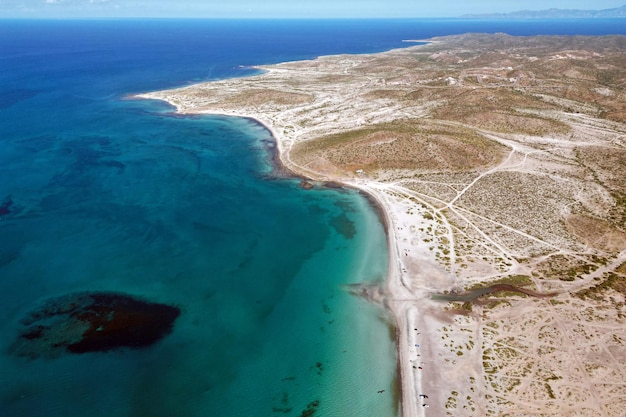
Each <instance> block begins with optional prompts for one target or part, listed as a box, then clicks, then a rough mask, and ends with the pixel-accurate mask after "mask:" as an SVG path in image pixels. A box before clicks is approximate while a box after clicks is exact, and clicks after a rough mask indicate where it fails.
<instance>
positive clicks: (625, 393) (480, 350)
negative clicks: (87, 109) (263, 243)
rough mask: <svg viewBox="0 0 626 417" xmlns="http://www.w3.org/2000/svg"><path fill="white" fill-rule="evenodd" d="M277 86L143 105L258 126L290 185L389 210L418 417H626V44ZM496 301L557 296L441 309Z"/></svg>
mask: <svg viewBox="0 0 626 417" xmlns="http://www.w3.org/2000/svg"><path fill="white" fill-rule="evenodd" d="M263 69H265V70H267V72H266V73H264V74H262V75H259V76H254V77H249V78H243V79H232V80H224V81H219V82H212V83H206V84H200V85H196V86H191V87H187V88H182V89H178V90H170V91H164V92H159V93H151V94H146V95H144V97H149V98H159V99H164V100H167V101H169V102H170V103H172V104H174V105H176V106H177V109H178V111H180V112H204V113H226V114H234V115H241V116H252V117H255V118H257V119H258V120H260V121H261V122H263V123H264V124H265V125H267V126H268V127H269V128H270V129H272V131H273V133H274V135H275V136H276V138H277V142H278V146H279V149H280V151H281V159H282V161H283V162H284V163H285V165H286V166H288V167H289V168H291V169H293V170H294V171H297V172H299V173H301V174H304V175H307V176H309V177H311V178H314V179H320V180H339V181H342V182H344V183H347V184H350V185H353V186H355V187H360V188H362V189H364V190H366V191H368V192H370V193H372V194H373V195H374V196H375V197H376V198H377V199H378V200H379V201H380V202H381V204H382V205H383V207H384V208H385V210H386V215H387V220H388V223H389V235H390V252H391V254H390V256H391V260H392V262H391V266H390V268H391V269H390V277H389V281H388V288H387V293H388V295H387V305H388V306H389V307H390V308H391V309H392V310H393V312H394V313H395V316H396V319H397V325H398V330H399V331H398V347H399V349H398V353H399V358H398V360H399V362H400V370H401V378H402V386H403V414H404V415H405V416H416V415H433V416H441V415H450V416H616V417H620V416H624V415H625V414H624V413H625V411H624V410H626V173H625V168H626V37H622V36H607V37H544V36H540V37H512V36H508V35H480V34H474V35H461V36H450V37H445V38H438V39H433V40H431V43H429V44H427V45H420V46H414V47H410V48H406V49H400V50H394V51H389V52H386V53H381V54H375V55H356V56H354V55H345V56H333V57H322V58H318V59H316V60H313V61H302V62H291V63H285V64H280V65H274V66H272V67H265V68H263ZM491 282H500V283H508V284H510V283H513V284H516V285H524V286H526V287H527V288H529V289H531V290H534V291H537V292H539V293H551V292H557V293H558V295H556V296H553V297H545V298H533V297H529V296H526V295H524V294H519V293H510V294H509V293H496V294H490V295H488V296H483V297H481V298H479V299H477V300H475V301H473V302H469V301H465V302H463V301H459V302H445V301H436V300H433V299H431V298H430V297H431V295H432V294H433V293H442V292H449V291H453V292H454V291H456V292H462V291H463V290H465V289H468V288H470V287H472V286H476V285H486V284H487V283H491ZM416 329H417V330H416ZM416 346H419V347H416ZM418 362H419V365H420V366H416V365H417V364H418ZM421 393H427V394H428V396H429V398H428V400H425V399H424V398H422V397H419V394H421ZM426 401H427V402H428V405H429V407H428V408H425V407H423V405H422V404H424V403H426Z"/></svg>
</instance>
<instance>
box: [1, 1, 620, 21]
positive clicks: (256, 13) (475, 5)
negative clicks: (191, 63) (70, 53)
mask: <svg viewBox="0 0 626 417" xmlns="http://www.w3.org/2000/svg"><path fill="white" fill-rule="evenodd" d="M624 4H626V0H595V1H589V0H524V1H520V0H498V1H496V0H0V17H33V18H35V17H36V18H41V17H50V18H59V17H67V18H75V17H206V18H219V17H246V18H247V17H250V18H254V17H256V18H261V17H288V18H293V17H456V16H460V15H462V14H465V13H488V12H511V11H515V10H522V9H524V10H543V9H548V8H560V9H608V8H613V7H619V6H622V5H624Z"/></svg>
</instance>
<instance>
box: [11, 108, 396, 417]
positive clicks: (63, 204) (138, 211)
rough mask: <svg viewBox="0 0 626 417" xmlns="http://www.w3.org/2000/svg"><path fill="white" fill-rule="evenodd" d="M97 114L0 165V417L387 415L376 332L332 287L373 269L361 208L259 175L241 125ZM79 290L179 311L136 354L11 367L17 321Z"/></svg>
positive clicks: (377, 267) (377, 253)
mask: <svg viewBox="0 0 626 417" xmlns="http://www.w3.org/2000/svg"><path fill="white" fill-rule="evenodd" d="M85 105H86V106H88V107H89V106H94V105H93V104H91V103H89V102H87V103H86V104H85ZM97 106H98V108H99V113H98V115H99V119H98V120H97V121H93V122H87V123H86V124H89V123H91V125H90V127H89V129H84V127H83V128H80V129H79V128H78V127H77V126H76V125H74V124H72V123H60V124H59V126H61V129H59V130H57V131H55V133H54V135H52V134H50V135H45V136H23V137H22V138H21V139H19V140H15V141H13V142H11V143H9V144H8V145H7V147H6V150H5V152H3V153H2V163H1V164H0V165H1V166H2V167H3V168H2V170H3V173H4V174H5V175H6V178H11V180H9V181H5V182H3V184H2V186H0V188H1V192H0V195H2V196H5V200H6V201H10V203H11V204H10V205H9V206H8V208H9V213H7V214H6V215H4V216H3V217H2V220H0V222H1V223H0V227H1V230H2V236H3V241H2V247H1V250H0V261H1V262H0V271H1V274H2V278H3V279H2V280H1V281H0V294H2V305H3V308H2V317H1V318H2V321H1V325H2V329H0V330H1V333H2V334H3V335H4V336H3V346H2V348H3V354H2V356H1V357H0V362H1V364H0V366H1V368H2V370H3V372H2V376H1V377H0V378H1V381H0V382H1V383H0V387H1V388H0V401H1V404H2V407H3V409H4V410H3V412H2V413H0V414H1V415H3V416H5V415H6V416H11V417H12V416H16V417H17V416H64V417H67V416H84V415H89V416H105V415H107V416H109V415H117V416H147V415H149V416H172V415H176V416H206V415H221V416H231V415H232V416H241V415H300V414H301V413H302V412H305V411H306V410H307V409H309V410H313V411H316V412H319V414H320V415H339V414H341V413H343V411H338V410H345V409H347V408H349V409H350V410H353V411H354V412H357V413H358V414H359V415H372V416H374V415H376V416H378V415H392V414H393V413H394V411H393V410H394V402H395V399H394V397H393V395H392V385H393V380H394V369H395V366H394V363H395V362H394V361H395V359H394V358H395V355H394V348H393V340H391V339H390V338H389V337H388V329H387V324H386V323H385V322H384V321H383V320H379V319H378V318H377V317H378V316H379V315H380V314H381V312H380V311H379V310H377V308H375V307H373V306H371V305H368V304H367V303H365V302H364V301H362V300H359V299H356V298H353V297H352V296H350V295H348V294H347V292H346V291H345V289H344V288H343V285H344V284H347V283H354V282H363V281H375V280H381V279H383V278H384V275H385V272H386V247H385V238H384V231H383V229H382V227H381V225H380V222H379V221H378V218H377V217H376V214H375V213H374V212H373V210H372V209H371V207H370V206H369V204H368V203H367V201H366V200H365V199H364V198H363V197H362V196H360V195H359V194H358V193H356V192H354V191H349V190H343V191H337V190H324V189H322V188H318V189H314V190H309V191H305V190H302V189H300V188H299V186H298V183H299V180H298V179H289V178H283V177H280V176H276V175H274V173H273V171H272V167H271V164H270V156H271V152H272V146H273V138H272V137H271V136H270V134H269V132H268V131H267V130H266V129H264V128H263V127H262V126H260V125H258V124H257V123H255V122H253V121H251V120H248V119H237V118H224V117H178V116H172V115H170V114H169V110H170V109H169V108H168V107H167V106H165V105H164V104H162V103H158V102H146V101H129V100H121V101H117V102H113V103H112V104H109V105H106V106H102V105H101V104H99V103H98V104H97ZM56 111H60V112H61V111H62V110H55V109H51V110H50V112H51V113H53V114H54V113H55V112H56ZM120 114H124V115H128V114H130V115H133V117H130V118H129V117H119V115H120ZM76 117H79V118H80V117H81V114H78V116H76ZM58 120H59V119H57V118H55V117H51V121H50V122H49V123H53V124H56V123H58ZM81 124H82V125H83V126H84V125H85V122H81ZM16 129H24V127H17V128H16ZM11 175H12V176H11ZM82 291H116V292H123V293H127V294H131V295H137V296H141V297H144V298H147V299H149V300H153V301H157V302H162V303H166V304H171V305H176V306H179V307H180V308H181V310H182V314H181V316H180V317H179V319H178V320H177V322H176V324H175V327H174V330H173V332H172V333H171V334H170V335H168V336H167V337H165V338H164V339H163V340H161V341H160V342H158V343H157V344H155V345H153V346H151V347H148V348H143V349H137V350H132V349H121V350H114V351H110V352H106V353H88V354H81V355H71V354H68V355H61V356H57V357H53V358H48V357H38V358H35V359H32V358H24V357H20V356H19V351H16V349H15V347H13V346H12V341H13V338H14V337H15V335H16V334H17V333H18V331H19V329H20V326H21V324H20V320H21V319H22V318H23V317H25V316H26V315H27V314H28V313H29V312H30V311H32V310H34V309H37V307H38V306H39V305H41V304H42V303H44V302H45V301H46V300H48V299H50V298H54V297H57V296H63V295H65V294H71V293H75V292H82ZM381 389H384V390H385V391H386V392H385V393H383V394H376V391H378V390H381ZM307 407H308V408H307ZM346 407H347V408H346ZM336 413H339V414H336ZM368 413H369V414H368Z"/></svg>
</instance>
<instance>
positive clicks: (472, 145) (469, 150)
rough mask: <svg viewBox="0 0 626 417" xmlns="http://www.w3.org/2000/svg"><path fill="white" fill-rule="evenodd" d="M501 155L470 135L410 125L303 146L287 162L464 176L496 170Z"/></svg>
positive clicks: (405, 122) (341, 135)
mask: <svg viewBox="0 0 626 417" xmlns="http://www.w3.org/2000/svg"><path fill="white" fill-rule="evenodd" d="M506 150H507V148H506V147H505V146H503V145H501V144H499V143H497V142H495V141H492V140H490V139H487V138H486V137H484V136H482V135H480V134H478V133H476V132H474V131H472V130H470V129H466V128H463V127H457V126H448V125H443V124H437V123H432V122H428V121H425V120H421V119H411V120H396V121H393V122H389V123H381V124H376V125H373V126H370V127H367V128H363V129H357V130H350V131H347V132H342V133H338V134H332V135H328V136H323V137H320V138H317V139H313V140H309V141H306V142H302V143H299V144H297V145H296V146H294V148H293V149H292V152H291V157H292V159H293V160H294V161H296V162H298V163H306V162H308V161H310V160H313V159H318V158H322V159H325V160H327V161H329V162H330V163H331V164H333V165H335V166H337V167H341V168H342V169H344V170H345V171H354V170H356V169H364V170H367V171H376V170H387V169H412V170H414V171H416V172H430V171H440V170H452V171H467V170H475V169H477V168H480V167H485V166H491V165H495V164H496V163H497V162H499V161H500V160H501V159H502V158H503V155H504V153H505V152H506Z"/></svg>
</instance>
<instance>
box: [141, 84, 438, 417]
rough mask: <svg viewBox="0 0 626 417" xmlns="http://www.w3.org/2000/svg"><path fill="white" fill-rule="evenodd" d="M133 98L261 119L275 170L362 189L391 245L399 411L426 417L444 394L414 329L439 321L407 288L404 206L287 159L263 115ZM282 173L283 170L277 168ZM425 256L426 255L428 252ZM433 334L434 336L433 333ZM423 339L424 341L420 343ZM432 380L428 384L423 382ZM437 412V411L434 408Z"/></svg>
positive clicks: (389, 297) (388, 288) (429, 331)
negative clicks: (401, 223)
mask: <svg viewBox="0 0 626 417" xmlns="http://www.w3.org/2000/svg"><path fill="white" fill-rule="evenodd" d="M133 97H134V98H141V99H150V100H162V101H165V102H167V103H168V104H170V105H171V106H172V107H174V108H175V109H176V113H178V114H205V115H215V116H226V117H240V118H246V119H249V120H252V121H254V122H255V123H258V124H259V125H261V126H263V127H264V128H266V129H267V130H268V131H269V132H270V134H271V135H272V137H273V138H274V140H275V142H276V147H275V148H274V149H275V152H273V155H272V159H273V163H276V162H278V163H279V165H276V167H275V168H278V169H279V170H285V171H287V172H288V174H289V175H290V176H294V177H296V178H303V179H305V180H312V181H316V182H322V183H334V184H340V185H341V186H344V187H349V188H353V189H355V190H358V191H359V192H360V193H361V194H363V195H364V197H365V198H366V199H367V200H368V201H369V203H370V205H371V206H372V207H373V209H374V210H375V212H376V213H377V214H378V217H379V219H380V221H381V223H382V224H383V227H384V229H385V234H386V238H387V245H388V272H387V277H386V280H385V282H384V285H385V288H384V289H383V293H384V294H385V296H384V300H383V304H384V307H385V308H386V309H387V310H388V311H390V312H391V313H392V316H393V318H394V321H395V323H394V327H395V331H396V352H397V370H398V375H397V378H398V384H399V386H400V398H401V404H400V409H401V410H402V411H401V416H402V417H418V416H419V417H422V416H424V415H425V412H424V406H423V401H421V398H420V395H423V394H424V392H428V394H427V395H428V398H432V399H433V400H436V399H439V398H440V397H442V396H443V394H442V393H441V394H439V393H437V392H436V390H437V387H438V386H440V385H441V384H440V383H439V376H438V374H437V373H436V372H434V368H432V367H427V366H421V365H419V363H422V365H425V364H423V362H425V361H427V360H428V358H429V357H432V355H434V354H435V352H436V351H437V347H436V346H434V345H431V344H430V343H429V338H426V337H421V338H419V339H418V338H416V335H415V333H417V332H416V331H415V330H413V329H420V330H421V331H420V332H419V333H420V334H422V335H433V332H434V330H435V327H434V326H429V325H427V322H428V321H429V320H432V321H435V319H434V317H430V318H429V319H428V320H426V319H425V318H424V312H423V311H421V310H419V313H418V308H417V306H416V301H417V300H419V299H421V300H422V302H424V303H428V302H429V300H427V295H426V294H421V296H419V297H416V294H414V293H413V292H411V291H410V290H408V289H407V288H406V287H405V285H404V284H403V279H402V273H401V272H400V271H401V270H402V266H401V258H400V255H399V254H400V248H399V246H398V244H397V242H398V239H402V238H404V239H405V240H406V236H403V237H399V236H397V233H398V230H396V229H402V228H399V227H397V226H395V217H396V216H394V215H393V214H392V213H396V214H397V213H400V212H401V211H402V210H403V208H397V207H396V208H394V206H393V205H392V203H391V201H389V200H387V199H385V198H384V197H383V195H382V194H381V193H380V191H378V190H377V188H376V187H373V186H371V185H370V184H368V181H366V180H358V181H354V180H350V179H347V178H341V177H331V176H326V175H320V174H319V173H316V172H314V171H311V170H308V169H305V168H303V167H301V166H299V165H297V164H295V163H294V162H293V161H292V160H291V159H290V158H289V157H288V155H289V150H290V147H289V146H288V145H287V144H288V143H293V142H290V141H289V140H286V139H291V138H285V137H283V136H282V135H280V134H279V133H278V130H277V129H276V128H275V127H274V126H273V124H272V123H271V120H268V119H266V118H265V117H263V115H260V114H251V113H247V112H241V113H240V112H233V111H225V110H218V111H202V112H193V111H191V112H189V111H185V110H182V109H181V106H179V105H177V103H176V102H174V101H173V100H168V99H167V98H164V97H161V96H159V95H157V94H155V93H144V94H137V95H135V96H133ZM279 172H280V171H279ZM424 255H426V256H428V254H427V253H424ZM431 337H432V336H431ZM417 340H419V341H420V343H416V341H417ZM416 344H419V345H420V348H419V349H418V350H419V351H422V352H423V355H422V354H421V353H420V354H419V355H420V356H416V355H418V353H417V351H418V350H416V348H415V345H416ZM424 380H427V381H430V382H429V383H428V384H425V383H424V382H423V381H424ZM433 411H434V410H433Z"/></svg>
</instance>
